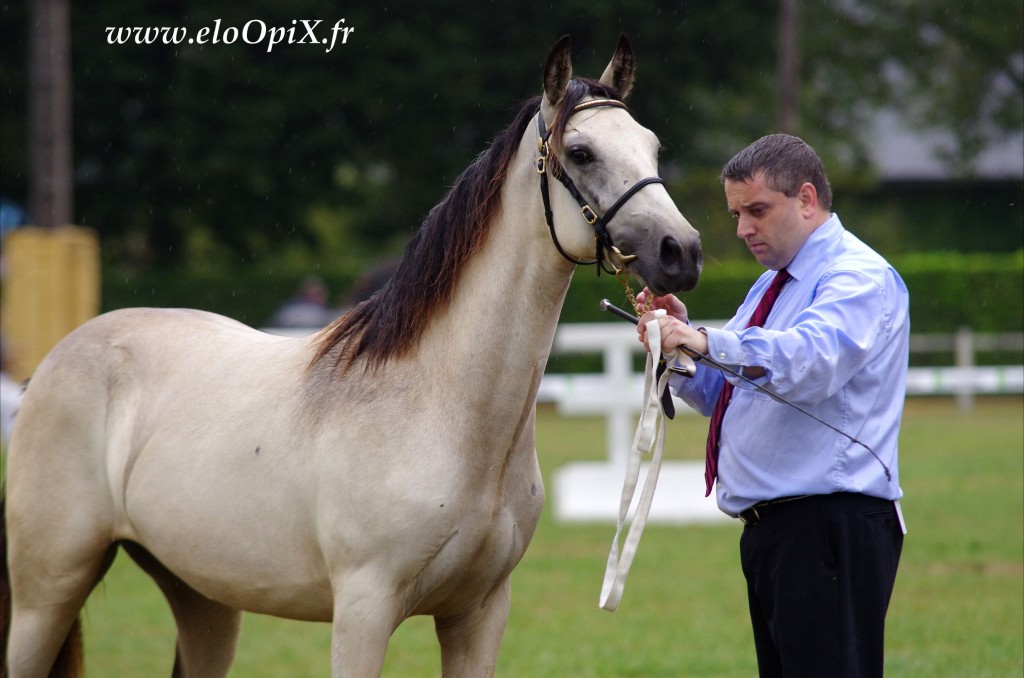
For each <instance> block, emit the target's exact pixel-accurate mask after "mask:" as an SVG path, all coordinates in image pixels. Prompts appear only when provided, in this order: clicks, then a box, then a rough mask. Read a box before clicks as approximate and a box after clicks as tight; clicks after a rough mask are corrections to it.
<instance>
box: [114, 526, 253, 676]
mask: <svg viewBox="0 0 1024 678" xmlns="http://www.w3.org/2000/svg"><path fill="white" fill-rule="evenodd" d="M124 550H125V551H127V552H128V553H129V554H130V555H131V557H132V559H133V560H134V561H135V562H136V563H138V565H139V567H141V568H142V569H143V570H145V572H146V574H148V575H149V576H150V577H152V578H153V580H154V581H155V582H156V583H157V586H159V587H160V590H161V591H163V594H164V597H165V598H167V602H168V604H170V606H171V612H173V613H174V621H175V624H177V626H178V646H177V650H176V654H175V657H174V673H173V676H174V678H207V677H210V678H215V677H216V676H226V675H227V674H228V670H229V669H230V668H231V662H232V661H234V658H235V650H236V648H237V646H238V636H239V635H240V634H241V631H242V613H241V612H240V611H239V610H236V609H235V608H232V607H227V606H226V605H221V604H220V603H218V602H216V601H213V600H210V599H209V598H207V597H206V596H204V595H202V594H201V593H198V592H197V591H196V590H195V589H193V588H192V587H191V586H189V585H188V584H186V583H185V582H183V581H182V580H181V579H180V578H179V577H178V576H177V575H175V574H174V573H173V572H171V571H170V570H168V569H167V568H166V567H164V565H163V564H162V563H161V562H160V561H158V560H157V559H156V558H154V557H153V555H152V554H150V553H149V551H147V550H146V549H144V548H142V547H141V546H139V545H138V544H131V543H125V544H124Z"/></svg>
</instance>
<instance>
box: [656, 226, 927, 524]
mask: <svg viewBox="0 0 1024 678" xmlns="http://www.w3.org/2000/svg"><path fill="white" fill-rule="evenodd" d="M787 270H788V271H789V273H790V275H791V276H793V279H792V280H790V281H788V282H787V283H786V285H785V286H784V287H783V288H782V293H781V294H780V295H779V297H778V299H777V300H776V302H775V306H774V307H773V308H772V312H771V314H770V315H769V316H768V319H767V320H766V321H765V323H764V327H752V328H749V329H744V327H745V325H746V324H747V321H748V320H749V319H750V316H751V315H752V314H753V313H754V309H755V308H756V307H757V304H758V301H759V300H760V299H761V297H762V295H763V294H764V292H765V290H767V289H768V286H769V285H770V284H771V281H772V278H774V277H775V272H774V271H766V272H765V273H764V274H763V275H762V276H761V277H760V278H759V279H758V280H757V282H756V283H755V284H754V286H753V287H752V288H751V290H750V292H749V293H748V294H747V298H746V299H745V300H744V301H743V304H742V305H741V306H740V307H739V309H738V310H737V311H736V315H735V317H733V318H732V320H730V321H729V322H728V323H727V324H726V325H725V327H724V328H722V329H720V330H717V329H708V330H707V336H708V355H710V356H711V357H713V358H715V359H716V360H718V361H719V362H721V363H723V364H726V365H729V366H730V367H733V368H737V369H738V368H739V367H741V366H750V367H763V368H764V369H765V371H766V373H765V376H764V377H762V378H759V379H757V380H756V382H757V383H758V384H760V385H762V386H765V387H766V388H768V389H770V390H772V391H774V392H775V393H777V394H778V395H780V396H782V397H784V398H786V399H787V400H790V401H792V402H794V403H796V404H798V405H800V406H801V407H803V408H804V409H806V410H808V411H809V412H811V413H813V414H814V415H815V416H817V417H819V418H820V419H822V420H824V421H826V422H828V423H830V424H832V425H833V426H835V427H836V428H838V429H840V430H842V431H844V432H845V433H848V434H850V435H851V436H853V437H855V438H857V439H858V440H860V441H861V442H863V443H864V444H865V445H867V446H868V447H870V448H871V449H872V450H873V451H874V454H875V455H877V457H878V458H876V457H875V456H873V455H872V453H871V452H869V451H868V450H866V449H864V447H862V446H861V445H858V444H856V443H853V442H851V441H850V439H849V438H846V437H845V436H843V435H841V434H839V433H836V432H835V431H833V430H831V429H829V428H828V427H826V426H824V425H822V424H821V423H819V422H816V421H814V420H813V419H811V418H810V417H807V416H805V415H803V414H801V413H800V412H798V411H796V410H794V409H792V408H790V407H788V406H787V405H784V404H782V403H778V402H776V401H773V400H771V399H769V398H768V396H767V395H765V394H764V393H761V392H759V391H757V390H756V389H754V388H753V387H752V386H750V385H749V384H746V383H744V382H742V381H739V380H738V379H736V378H735V377H731V376H730V377H728V379H729V380H730V381H732V382H733V383H734V384H735V385H736V389H735V390H734V391H733V396H732V402H731V403H730V405H729V408H728V409H727V410H726V412H725V419H724V420H723V424H722V436H721V442H720V445H721V446H720V448H719V460H718V481H717V498H718V507H719V508H720V509H721V510H722V511H724V512H725V513H727V514H729V515H733V516H735V515H737V514H738V513H739V512H740V511H742V510H744V509H746V508H748V507H749V506H751V505H753V504H755V503H757V502H759V501H764V500H769V499H777V498H779V497H790V496H800V495H805V494H831V493H833V492H859V493H862V494H867V495H871V496H874V497H881V498H883V499H899V498H900V497H901V496H902V495H903V492H902V490H901V489H900V486H899V463H898V458H897V447H898V445H897V438H898V436H899V428H900V420H901V418H902V415H903V400H904V396H905V393H906V377H907V363H908V357H909V334H910V318H909V313H908V306H909V296H908V294H907V288H906V285H904V283H903V280H902V279H901V278H900V276H899V274H898V273H896V271H895V270H894V269H893V268H892V266H890V265H889V264H888V263H887V262H886V261H885V260H884V259H883V258H882V257H881V256H879V255H878V254H877V253H876V252H875V251H874V250H872V249H871V248H870V247H868V246H867V245H865V244H864V243H863V242H861V241H860V240H859V239H858V238H857V237H856V236H854V235H853V234H852V233H850V232H848V231H847V230H846V229H844V228H843V225H842V224H841V223H840V221H839V217H838V216H836V215H835V214H833V215H832V216H831V218H830V219H829V220H828V221H826V222H825V223H824V224H822V225H821V226H819V227H818V228H817V229H816V230H815V231H814V232H813V233H811V235H810V237H809V238H808V239H807V241H806V242H805V243H804V244H803V246H802V247H801V249H800V251H799V252H798V253H797V255H796V256H795V257H794V258H793V261H792V262H790V264H789V266H787ZM697 366H698V369H697V374H696V375H695V376H694V377H693V378H692V379H688V378H686V377H682V376H678V375H676V376H673V377H672V380H671V386H672V390H673V391H674V392H675V393H676V394H677V395H678V396H679V397H680V398H682V399H683V400H684V401H685V402H686V403H688V404H689V405H690V406H691V407H693V408H694V409H695V410H697V411H698V412H700V413H702V414H704V415H710V414H711V411H712V409H713V408H714V406H715V402H716V400H717V399H718V394H719V392H720V391H721V389H722V383H723V373H722V372H720V371H719V370H716V369H714V368H712V367H710V366H708V365H701V364H700V363H699V362H698V363H697ZM883 465H884V466H883ZM886 468H888V470H889V472H890V474H891V478H887V477H886Z"/></svg>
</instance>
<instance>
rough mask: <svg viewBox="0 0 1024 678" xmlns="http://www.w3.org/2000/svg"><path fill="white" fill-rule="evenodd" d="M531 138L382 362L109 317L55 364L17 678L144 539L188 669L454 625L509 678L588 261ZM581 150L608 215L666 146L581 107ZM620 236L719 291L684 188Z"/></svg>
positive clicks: (661, 195) (26, 544) (21, 504)
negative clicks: (484, 223) (561, 349)
mask: <svg viewBox="0 0 1024 678" xmlns="http://www.w3.org/2000/svg"><path fill="white" fill-rule="evenodd" d="M623 45H625V47H624V46H623ZM624 50H628V44H626V43H621V44H620V49H619V51H618V52H617V53H616V59H619V60H622V59H623V58H624V57H625V56H628V57H629V59H628V60H626V62H628V64H631V63H632V61H631V55H627V54H624ZM556 52H557V54H556ZM553 54H555V55H556V56H558V57H559V58H557V59H551V58H549V64H554V65H553V66H552V67H551V68H549V69H548V71H547V76H546V81H550V82H554V83H558V82H562V80H563V78H561V75H565V76H566V77H565V78H564V80H567V79H568V74H567V73H561V72H560V71H559V69H560V68H562V66H560V64H564V67H565V68H568V44H567V43H560V44H559V45H558V46H556V49H555V50H554V51H553ZM614 63H618V62H617V61H616V60H615V59H613V64H614ZM618 70H621V68H620V69H617V71H616V72H618ZM627 72H628V73H631V71H629V70H628V69H627ZM548 76H550V77H548ZM618 84H620V85H622V86H623V89H625V90H628V88H629V85H630V84H631V75H630V77H629V79H628V81H625V82H622V83H618ZM563 86H564V85H563ZM564 96H565V93H564V91H563V92H562V94H561V95H558V94H557V93H554V94H552V93H551V92H548V93H547V94H546V95H545V102H544V106H543V108H547V109H549V110H550V111H553V110H554V109H553V108H551V101H552V100H554V101H555V103H556V104H560V103H561V99H562V98H563V97H564ZM523 113H529V111H526V109H524V111H523ZM521 119H524V118H517V120H521ZM522 129H523V131H522V133H521V136H520V137H519V141H518V146H515V145H513V146H511V147H510V150H509V151H508V154H509V158H507V160H508V163H509V164H508V170H507V173H506V174H505V178H504V182H503V184H502V187H501V195H502V199H501V203H500V207H499V208H497V209H496V211H495V212H494V213H493V215H492V216H491V217H490V219H489V227H488V230H487V232H486V235H485V236H484V239H483V240H482V242H481V244H480V245H479V247H477V248H476V249H475V250H473V251H472V254H471V255H470V256H468V258H466V259H465V260H464V261H453V262H452V263H451V265H452V266H457V267H458V269H457V270H458V277H457V279H456V280H455V282H454V284H453V287H452V288H451V294H450V297H449V300H448V301H447V303H443V304H440V305H438V306H437V307H436V308H432V309H429V314H428V315H427V316H426V321H425V322H424V323H423V324H422V327H421V328H420V330H419V331H418V334H417V337H416V338H415V340H414V341H413V342H412V343H411V345H409V346H408V347H407V348H408V350H407V351H405V352H400V353H396V354H395V356H393V357H391V358H388V359H387V360H384V361H383V362H381V363H380V364H377V365H376V367H372V368H371V369H369V370H364V369H363V366H364V363H363V362H361V360H362V359H360V360H357V361H356V362H355V363H354V365H353V366H352V367H351V368H349V369H347V370H346V369H344V368H338V369H333V368H332V365H333V364H334V363H333V359H334V357H335V356H336V353H329V354H327V355H325V356H323V357H322V358H321V359H320V360H319V361H318V362H314V356H316V355H317V354H318V350H319V349H320V347H321V346H322V344H321V342H322V341H324V338H325V337H328V334H327V333H329V332H330V331H331V329H330V328H329V329H328V330H327V333H325V334H323V335H318V336H315V337H312V338H306V339H287V338H280V337H271V336H268V335H265V334H262V333H260V332H257V331H255V330H252V329H250V328H247V327H245V326H243V325H241V324H239V323H235V322H233V321H229V320H226V319H224V318H221V317H218V316H215V315H212V314H209V313H203V312H199V311H180V310H154V309H135V310H126V311H119V312H115V313H111V314H107V315H105V316H102V317H100V318H98V319H96V320H94V321H91V322H90V323H88V324H86V325H85V326H83V327H82V328H80V329H79V330H77V331H76V332H74V333H72V334H71V335H70V336H69V337H68V338H67V339H66V340H65V341H64V342H62V344H61V345H60V346H58V348H56V349H55V350H54V351H53V352H52V353H51V355H50V356H49V357H48V358H47V359H46V360H45V361H44V363H43V365H42V366H41V367H40V369H39V370H38V372H37V374H36V375H35V376H34V378H33V380H32V383H31V386H30V388H29V389H28V392H27V394H26V398H25V401H24V405H23V408H22V411H21V413H20V414H19V416H18V421H17V424H16V427H15V432H14V439H13V442H12V445H11V450H10V456H9V462H8V472H9V475H8V497H7V516H8V517H7V526H8V535H9V543H10V558H9V560H10V575H11V583H12V594H13V597H12V602H13V608H12V613H13V616H12V626H11V635H10V645H9V653H8V656H9V661H10V669H11V675H12V676H14V677H16V678H23V677H25V676H37V675H45V673H46V672H47V671H48V669H49V666H50V664H51V663H52V661H53V657H54V656H55V655H56V653H57V650H58V648H59V646H60V644H61V642H62V641H63V639H64V635H65V633H66V632H67V629H68V627H69V625H70V624H71V621H72V620H73V619H74V618H75V616H76V615H77V613H78V610H79V608H80V606H81V605H82V603H83V602H84V600H85V598H86V596H87V595H88V593H89V591H90V589H91V587H92V585H93V583H94V581H95V579H96V577H97V576H99V575H101V574H102V572H101V569H102V566H103V563H104V558H105V555H106V554H107V553H108V552H109V550H110V549H111V547H112V546H113V545H115V544H117V543H119V542H131V543H133V544H137V545H138V546H141V549H139V548H138V547H135V546H132V547H131V549H130V552H131V553H132V555H133V557H135V558H136V559H137V560H139V562H140V564H142V565H143V566H144V567H145V568H146V569H147V572H150V573H151V574H152V575H153V576H154V578H155V579H156V580H157V581H158V582H159V583H160V584H161V587H162V588H163V589H164V591H165V593H166V594H167V597H168V599H169V601H170V603H171V605H172V608H174V610H175V616H176V620H177V622H178V628H179V653H178V662H179V668H180V670H181V671H182V672H183V673H184V675H217V674H223V673H224V672H226V670H227V666H229V665H230V660H231V657H232V654H233V652H234V645H235V639H236V637H237V633H238V623H237V620H238V616H237V615H238V613H237V612H236V610H252V611H256V612H261V613H266V614H273V615H279V616H283V617H290V618H296V619H309V620H323V621H331V622H332V623H333V627H334V630H333V647H332V653H331V655H332V667H333V674H334V675H335V676H341V675H374V674H376V673H379V671H380V667H381V664H382V661H383V653H384V650H385V648H386V645H387V639H388V638H389V637H390V635H391V633H392V632H393V631H394V629H395V628H396V627H397V625H398V624H399V623H400V622H401V621H402V620H403V619H405V618H406V617H408V616H410V615H413V614H430V615H434V616H435V618H436V620H437V629H438V638H439V640H440V643H441V646H442V661H443V663H444V670H445V674H446V675H466V676H479V675H487V674H489V673H491V672H493V669H494V665H495V662H496V657H497V650H498V645H499V643H500V638H501V634H502V632H503V630H504V625H505V619H506V617H507V613H508V605H509V574H510V573H511V571H512V569H513V568H514V567H515V565H516V564H517V563H518V562H519V560H520V558H521V557H522V555H523V553H524V552H525V549H526V547H527V545H528V544H529V542H530V539H531V537H532V536H533V532H534V529H535V528H536V525H537V521H538V519H539V516H540V512H541V507H542V505H543V501H544V488H543V485H542V482H541V474H540V469H539V465H538V460H537V455H536V451H535V448H534V411H535V398H536V392H537V387H538V385H539V382H540V378H541V375H542V373H543V371H544V367H545V364H546V361H547V357H548V353H549V350H550V347H551V342H552V338H553V336H554V331H555V326H556V323H557V319H558V314H559V311H560V309H561V305H562V302H563V299H564V297H565V293H566V290H567V288H568V285H569V281H570V278H571V275H572V270H573V266H572V265H571V264H570V263H569V262H567V261H566V260H565V259H563V258H562V257H561V256H560V255H559V254H558V253H557V251H556V250H555V248H554V247H553V245H552V243H551V241H550V237H549V235H548V232H547V227H546V225H545V222H544V217H543V207H542V204H541V198H540V195H539V190H538V183H537V182H538V177H537V174H536V170H535V160H536V153H537V151H536V140H537V136H536V128H535V126H534V124H533V123H532V119H531V121H530V122H529V124H525V127H523V128H522ZM564 142H565V145H567V146H568V145H571V144H574V143H577V142H579V143H586V144H587V145H588V146H590V147H591V148H592V150H593V152H594V156H595V162H594V163H592V165H588V166H584V167H582V168H576V167H573V166H572V165H571V161H570V160H569V159H568V156H567V155H566V154H565V153H564V152H563V154H562V156H561V161H562V163H563V164H564V165H565V166H566V167H567V168H568V170H569V171H570V172H571V173H573V176H574V177H575V179H576V181H577V184H578V185H579V186H580V188H581V190H583V191H584V192H586V193H587V194H588V195H589V196H592V198H593V199H594V200H595V202H596V203H597V204H596V205H595V207H607V206H608V205H610V204H612V203H614V202H615V200H617V198H618V196H620V195H621V194H622V193H623V192H624V191H625V190H626V189H627V188H628V187H629V186H630V185H632V184H633V183H635V182H636V181H637V180H639V179H641V178H643V177H647V176H651V175H654V174H656V169H657V160H656V149H657V140H656V139H655V138H654V137H653V135H652V134H651V133H650V132H649V131H647V130H645V129H644V128H642V127H641V126H640V125H638V124H637V123H636V122H635V121H634V120H633V119H632V117H631V116H630V115H629V114H628V113H627V112H626V111H624V110H621V109H610V108H609V109H595V110H593V111H587V112H584V113H581V114H578V115H576V116H573V118H572V119H571V120H570V123H569V126H568V132H567V133H566V135H565V138H564ZM551 195H552V205H553V208H554V212H555V223H556V224H557V227H558V229H559V238H560V239H561V241H562V243H563V245H564V246H565V247H566V249H567V250H568V251H569V252H570V253H571V254H573V255H574V256H577V257H581V258H587V257H591V256H592V255H593V249H594V239H593V233H592V231H591V230H590V226H589V224H587V223H586V222H585V221H584V220H583V218H582V216H581V215H580V212H579V208H578V207H577V205H576V204H575V203H574V202H573V201H572V200H569V199H568V198H567V196H566V195H565V192H564V191H563V190H562V188H561V187H560V186H553V187H552V191H551ZM472 208H473V205H468V206H464V209H465V210H467V211H471V210H472ZM609 230H610V232H611V234H612V237H613V238H614V239H615V240H616V243H622V244H623V249H624V251H626V252H627V253H631V254H636V255H637V257H638V260H637V262H636V263H635V266H636V267H637V268H636V269H635V270H638V271H642V272H641V275H643V276H644V277H645V278H649V277H650V278H651V280H653V281H654V282H656V283H657V284H658V285H659V286H660V287H661V288H678V287H683V286H692V284H694V283H695V281H696V276H697V272H698V270H697V269H698V268H699V263H698V261H697V254H698V253H699V243H698V240H697V235H696V232H695V231H693V229H692V228H691V227H690V226H689V224H688V223H686V220H685V219H684V218H683V217H682V215H681V214H680V213H679V211H678V209H676V207H675V205H674V204H672V201H671V200H670V199H669V198H668V195H667V193H666V192H665V190H664V188H663V187H661V186H650V187H646V188H644V190H642V191H640V192H638V193H637V194H636V195H634V196H633V198H632V199H631V200H630V201H629V203H627V205H626V206H625V207H624V208H623V209H622V210H621V211H620V213H619V215H618V216H616V217H615V219H614V221H613V223H611V224H610V225H609ZM666 239H669V240H671V241H672V242H674V243H679V247H678V251H676V250H672V253H671V254H670V255H667V254H665V249H666V248H665V245H664V243H665V241H666ZM627 248H628V249H627ZM669 249H671V248H669ZM666 260H667V261H668V264H669V265H665V262H666ZM416 265H417V262H416V261H407V262H403V266H409V267H414V266H416ZM670 269H671V270H670ZM676 269H678V270H676ZM649 282H650V281H649ZM392 301H393V299H391V298H389V297H388V296H387V295H378V296H377V297H375V298H374V299H372V300H371V301H370V302H367V303H369V304H378V305H381V309H380V310H382V311H383V312H387V311H388V307H389V305H390V303H391V302H392ZM366 308H372V307H366ZM142 549H144V551H143V550H142ZM146 552H148V554H151V555H152V558H150V557H149V556H148V555H147V553H146ZM154 558H155V561H154V560H153V559H154ZM156 561H158V562H156ZM197 593H198V595H197Z"/></svg>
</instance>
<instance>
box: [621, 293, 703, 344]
mask: <svg viewBox="0 0 1024 678" xmlns="http://www.w3.org/2000/svg"><path fill="white" fill-rule="evenodd" d="M650 293H651V291H650V290H649V289H647V288H646V287H645V288H644V290H643V292H641V293H640V294H638V295H637V297H636V300H637V305H638V306H641V307H642V306H643V304H644V303H645V302H646V300H647V297H648V295H650ZM658 309H664V310H665V311H666V315H665V316H664V317H662V318H661V319H660V320H659V321H658V324H659V326H660V328H661V350H662V352H663V353H670V352H671V351H673V350H675V349H676V348H677V347H679V346H682V345H685V346H688V347H689V348H691V349H693V350H695V351H699V352H700V353H707V352H708V338H707V337H706V336H705V335H704V334H703V333H701V332H698V331H697V330H695V329H694V328H692V327H690V325H689V324H687V313H686V305H685V304H683V302H682V301H680V300H679V299H678V298H676V297H674V296H672V295H671V294H669V295H666V296H664V297H654V299H653V300H652V301H651V311H648V312H647V313H645V314H644V315H643V317H642V318H640V322H639V323H638V324H637V327H636V329H637V333H638V334H639V335H640V342H641V343H642V344H643V345H644V346H645V347H646V348H647V350H648V351H650V350H651V348H650V346H648V345H647V323H648V322H649V321H651V320H653V319H654V313H653V311H655V310H658Z"/></svg>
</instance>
